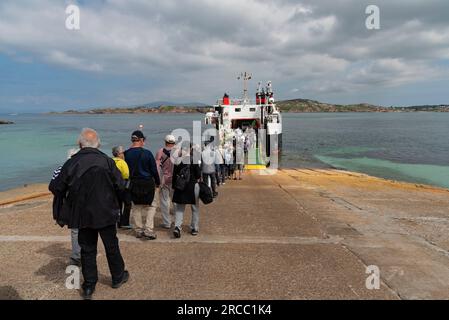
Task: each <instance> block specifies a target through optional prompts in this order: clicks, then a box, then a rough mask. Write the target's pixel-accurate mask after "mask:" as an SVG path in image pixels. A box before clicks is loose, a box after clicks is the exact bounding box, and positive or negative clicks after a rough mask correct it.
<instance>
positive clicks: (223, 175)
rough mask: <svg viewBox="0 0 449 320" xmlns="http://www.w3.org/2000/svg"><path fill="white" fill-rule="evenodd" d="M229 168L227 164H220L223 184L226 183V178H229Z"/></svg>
mask: <svg viewBox="0 0 449 320" xmlns="http://www.w3.org/2000/svg"><path fill="white" fill-rule="evenodd" d="M227 169H228V168H227V166H226V165H225V164H220V173H221V174H220V177H221V182H222V183H225V182H226V178H227V176H228V173H227Z"/></svg>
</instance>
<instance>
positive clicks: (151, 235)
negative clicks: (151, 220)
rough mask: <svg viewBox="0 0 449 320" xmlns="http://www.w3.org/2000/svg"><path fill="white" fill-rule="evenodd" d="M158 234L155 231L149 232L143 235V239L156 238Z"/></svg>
mask: <svg viewBox="0 0 449 320" xmlns="http://www.w3.org/2000/svg"><path fill="white" fill-rule="evenodd" d="M156 239H157V235H156V234H155V233H149V234H144V235H143V240H156Z"/></svg>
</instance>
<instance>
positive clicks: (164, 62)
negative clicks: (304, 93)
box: [0, 0, 449, 100]
mask: <svg viewBox="0 0 449 320" xmlns="http://www.w3.org/2000/svg"><path fill="white" fill-rule="evenodd" d="M374 2H375V3H376V4H377V5H379V6H380V8H381V26H382V29H381V30H379V31H369V30H367V29H366V28H365V18H366V15H365V8H366V6H367V5H369V4H372V3H373V1H364V0H363V1H359V0H334V1H325V0H313V1H312V0H303V1H293V0H292V1H288V0H279V1H275V0H271V1H259V0H247V1H238V0H228V1H212V0H197V1H195V0H184V1H174V0H165V1H160V0H157V1H144V0H128V1H124V0H105V1H94V2H89V4H86V5H83V6H81V30H80V31H79V32H72V31H68V30H66V29H65V28H64V19H65V15H64V3H61V2H56V1H51V0H43V1H39V2H35V1H26V0H21V1H2V3H1V4H0V50H1V51H2V52H9V53H8V54H15V52H25V53H27V54H32V55H33V56H35V57H36V58H37V59H41V60H43V61H46V62H47V63H52V64H58V65H63V66H65V67H67V68H70V69H78V70H82V71H85V72H100V73H110V74H118V75H119V74H134V73H138V74H145V75H147V76H148V77H149V78H151V79H153V80H154V79H161V83H170V84H171V85H172V86H176V87H177V88H181V89H179V90H177V91H176V95H180V94H185V95H187V96H186V98H188V99H198V97H196V95H197V93H193V92H194V90H197V91H198V90H199V88H201V89H202V90H201V91H200V93H199V94H203V95H204V91H205V90H206V89H207V90H209V91H208V92H210V96H212V94H215V93H216V92H217V91H218V90H219V91H220V94H222V93H221V90H222V88H221V87H219V86H222V85H223V86H226V84H228V86H229V82H231V81H232V80H233V79H234V78H235V74H236V73H237V72H239V71H241V70H249V69H250V70H249V71H253V73H255V74H256V75H257V76H258V77H259V78H261V79H263V78H265V79H271V80H274V81H277V84H278V87H285V88H301V90H303V89H304V88H305V89H306V90H308V91H310V92H346V91H351V90H359V91H360V90H363V88H364V87H369V86H372V85H374V84H375V85H384V86H395V85H402V84H404V83H407V82H414V81H417V80H419V79H420V78H423V77H427V78H429V79H433V78H444V77H447V76H448V74H449V72H448V70H446V69H441V68H440V69H439V70H436V68H435V66H434V65H435V63H437V62H439V61H441V60H445V61H447V60H448V58H449V22H448V21H449V20H448V18H449V17H448V16H447V15H448V13H449V1H446V0H444V1H443V0H429V1H425V2H424V1H417V0H396V1H386V0H377V1H374ZM214 87H219V88H218V89H214ZM155 90H156V89H155ZM157 90H158V94H159V95H163V94H167V95H173V94H174V93H173V90H172V89H171V88H169V87H162V86H160V87H158V88H157ZM288 90H290V89H286V91H288ZM290 94H291V91H290ZM161 98H162V99H165V98H170V97H161ZM200 100H201V99H200Z"/></svg>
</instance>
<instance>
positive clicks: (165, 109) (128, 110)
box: [51, 105, 209, 114]
mask: <svg viewBox="0 0 449 320" xmlns="http://www.w3.org/2000/svg"><path fill="white" fill-rule="evenodd" d="M208 110H209V108H207V107H205V106H172V105H160V106H157V107H152V106H139V107H110V108H97V109H92V110H86V111H81V110H73V109H72V110H67V111H64V112H51V113H56V114H59V113H62V114H142V113H198V112H200V113H205V112H207V111H208Z"/></svg>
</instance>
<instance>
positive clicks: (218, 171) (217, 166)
mask: <svg viewBox="0 0 449 320" xmlns="http://www.w3.org/2000/svg"><path fill="white" fill-rule="evenodd" d="M214 176H215V181H216V184H217V186H218V187H219V186H220V165H219V164H215V175H214Z"/></svg>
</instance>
